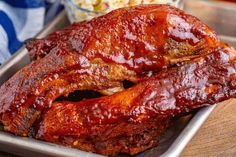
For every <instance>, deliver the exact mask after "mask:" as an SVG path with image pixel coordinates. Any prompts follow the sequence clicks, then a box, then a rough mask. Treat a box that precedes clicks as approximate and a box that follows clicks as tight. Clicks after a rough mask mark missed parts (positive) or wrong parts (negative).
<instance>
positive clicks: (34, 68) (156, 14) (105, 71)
mask: <svg viewBox="0 0 236 157" xmlns="http://www.w3.org/2000/svg"><path fill="white" fill-rule="evenodd" d="M216 45H218V40H217V37H216V35H215V33H214V32H213V31H212V30H211V29H209V28H208V27H207V26H206V25H204V24H202V23H201V22H200V21H199V20H198V19H196V18H195V17H192V16H190V15H186V14H185V13H184V12H182V11H180V10H178V9H176V8H174V7H170V6H167V5H143V6H138V7H132V8H124V9H119V10H116V11H113V12H111V13H109V14H107V15H105V16H102V17H99V18H97V19H94V20H92V21H89V22H83V23H78V24H74V25H72V26H70V27H68V28H66V29H64V30H61V31H58V32H55V33H53V34H51V35H49V36H48V37H46V38H45V39H39V40H34V41H32V42H30V43H29V44H28V45H27V48H28V49H29V51H30V54H31V56H32V58H39V57H40V58H41V59H39V60H36V61H33V62H32V63H31V64H30V65H28V66H26V67H25V68H23V69H22V70H20V71H19V72H17V73H16V74H15V75H14V76H13V77H12V78H11V79H9V80H8V81H7V82H5V83H4V84H3V85H2V86H1V87H0V95H1V97H0V121H1V122H2V123H3V125H4V129H5V130H6V131H9V132H12V133H14V134H17V135H21V136H27V134H28V131H29V128H30V127H31V126H32V124H33V123H34V121H35V119H36V118H37V117H38V116H39V115H40V114H41V112H42V111H43V110H44V109H45V108H48V107H49V106H50V105H51V104H52V102H53V101H54V100H55V99H56V98H58V97H59V96H61V95H65V96H66V95H67V94H68V93H70V92H73V91H74V90H85V89H92V90H95V91H100V92H102V93H104V94H112V93H114V92H117V91H121V90H123V88H122V81H123V80H131V81H133V82H138V80H139V78H140V77H141V74H143V73H145V72H148V71H151V72H153V71H154V72H155V71H158V70H160V69H162V68H165V67H168V66H170V65H173V64H176V63H179V62H182V61H185V60H189V59H191V58H193V57H197V56H198V55H202V54H205V53H208V52H209V51H210V50H209V49H210V48H212V47H215V46H216ZM46 54H48V55H46Z"/></svg>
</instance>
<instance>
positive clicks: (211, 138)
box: [181, 99, 236, 157]
mask: <svg viewBox="0 0 236 157" xmlns="http://www.w3.org/2000/svg"><path fill="white" fill-rule="evenodd" d="M181 156H182V157H190V156H191V157H192V156H194V157H211V156H219V157H236V99H231V100H228V101H225V102H222V103H219V104H218V106H217V107H216V108H215V109H214V111H213V113H212V114H211V115H210V116H209V118H208V119H207V121H206V122H205V123H204V125H203V126H202V127H201V128H200V130H199V131H198V132H197V134H196V135H195V136H194V137H193V139H192V140H191V141H190V142H189V143H188V145H187V147H186V148H185V149H184V151H183V152H182V155H181Z"/></svg>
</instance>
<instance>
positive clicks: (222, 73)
mask: <svg viewBox="0 0 236 157" xmlns="http://www.w3.org/2000/svg"><path fill="white" fill-rule="evenodd" d="M235 59H236V51H234V50H231V49H229V48H223V49H221V48H219V49H215V50H214V51H213V52H212V53H211V54H209V55H207V56H204V57H200V58H198V59H195V60H193V61H191V62H189V63H186V64H184V65H183V66H180V67H173V68H169V69H168V70H163V71H161V72H159V73H157V74H155V75H154V76H152V77H151V78H148V79H147V80H144V81H143V82H141V83H139V84H138V85H136V86H134V87H131V88H130V89H127V90H125V91H123V92H120V93H116V94H114V95H111V96H106V97H105V96H104V97H101V98H96V99H91V100H85V101H81V102H77V103H76V102H68V101H65V102H55V103H53V105H52V107H51V108H50V109H48V110H47V112H46V113H45V114H44V115H43V116H42V119H41V121H40V122H39V124H38V127H37V128H38V129H37V130H36V137H37V138H39V139H42V140H45V141H49V142H54V143H59V144H63V145H68V146H71V147H76V148H79V149H82V150H86V151H92V152H96V153H100V154H103V155H117V154H119V153H128V154H136V153H138V152H141V151H144V150H146V149H148V148H150V147H152V146H154V145H156V144H157V143H158V139H159V138H160V136H161V135H162V134H163V133H164V131H165V130H166V128H167V127H168V124H169V122H170V120H171V119H172V118H173V117H175V116H177V115H181V114H183V113H188V112H190V111H192V110H193V109H196V108H199V107H202V106H206V105H209V104H215V103H217V102H219V101H223V100H226V99H229V98H232V97H235V96H236V67H235Z"/></svg>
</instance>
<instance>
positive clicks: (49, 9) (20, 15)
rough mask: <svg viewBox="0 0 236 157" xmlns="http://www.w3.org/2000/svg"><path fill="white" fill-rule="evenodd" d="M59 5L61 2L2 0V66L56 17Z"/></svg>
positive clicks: (51, 0)
mask: <svg viewBox="0 0 236 157" xmlns="http://www.w3.org/2000/svg"><path fill="white" fill-rule="evenodd" d="M52 2H54V3H53V5H52ZM58 4H60V1H59V0H54V1H53V0H50V1H45V0H0V64H2V63H4V62H5V61H6V60H7V59H9V57H10V56H11V55H12V54H14V53H15V52H16V51H17V50H18V49H19V48H20V47H21V46H22V45H23V42H24V41H25V40H26V39H28V38H32V37H34V36H35V35H36V34H37V33H38V32H39V31H40V30H41V29H42V28H43V26H44V24H45V23H46V22H47V21H50V20H51V19H52V18H53V16H55V14H56V13H57V12H58V6H59V5H58Z"/></svg>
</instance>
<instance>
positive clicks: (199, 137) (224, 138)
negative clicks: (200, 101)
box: [0, 99, 236, 157]
mask: <svg viewBox="0 0 236 157" xmlns="http://www.w3.org/2000/svg"><path fill="white" fill-rule="evenodd" d="M212 156H213V157H215V156H219V157H236V99H231V100H228V101H225V102H222V103H219V104H218V105H217V107H216V108H215V109H214V111H213V112H212V113H211V115H210V116H209V118H208V119H207V121H206V122H205V123H204V124H203V126H202V127H201V128H200V130H199V131H198V132H197V134H196V135H195V136H194V137H193V139H192V140H191V141H190V142H189V144H188V145H187V147H186V148H185V149H184V151H183V153H182V154H181V157H212ZM0 157H15V156H13V155H10V154H7V153H1V152H0Z"/></svg>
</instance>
